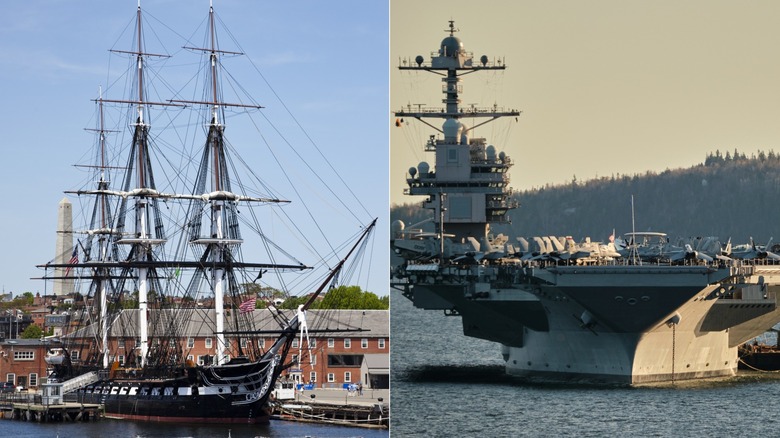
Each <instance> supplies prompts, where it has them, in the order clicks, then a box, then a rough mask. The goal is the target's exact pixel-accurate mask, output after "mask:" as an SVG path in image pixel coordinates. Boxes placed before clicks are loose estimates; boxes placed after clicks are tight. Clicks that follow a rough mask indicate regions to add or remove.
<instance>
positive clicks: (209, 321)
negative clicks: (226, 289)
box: [0, 309, 390, 389]
mask: <svg viewBox="0 0 780 438" xmlns="http://www.w3.org/2000/svg"><path fill="white" fill-rule="evenodd" d="M150 312H151V313H152V314H153V313H154V312H169V313H171V315H170V316H171V317H174V316H175V315H174V314H173V313H175V312H181V311H173V310H167V311H161V310H151V311H150ZM187 312H188V314H187V321H186V323H185V324H183V325H182V327H181V328H182V333H184V335H183V336H181V338H180V339H179V341H178V342H179V343H180V345H181V347H182V351H183V352H184V354H186V356H187V359H188V360H190V361H192V362H193V363H197V364H201V365H204V364H210V363H212V362H213V360H214V355H215V353H216V337H215V335H214V311H213V310H200V309H190V310H188V311H187ZM283 313H284V315H285V317H287V318H290V317H292V316H293V315H294V313H293V312H292V311H284V312H283ZM251 317H252V319H253V320H254V322H255V326H256V327H257V328H258V330H259V331H261V332H262V331H264V332H271V331H273V330H278V328H279V326H278V324H277V323H276V322H275V320H274V319H273V317H272V314H271V311H269V310H267V309H257V310H255V311H254V312H252V313H251ZM151 320H154V315H150V321H151ZM226 320H227V321H226V327H225V331H226V332H229V331H234V330H235V328H233V327H232V323H231V321H232V320H231V318H226ZM307 320H308V328H309V342H307V341H306V339H305V337H304V340H303V342H302V343H301V344H300V345H299V342H300V339H301V338H300V336H299V337H298V338H297V339H296V340H295V341H294V343H293V346H292V349H291V351H290V357H288V360H290V359H297V358H298V357H299V355H300V362H299V363H298V364H296V365H294V366H292V367H290V368H288V369H287V370H286V371H285V372H284V377H285V378H289V379H293V380H295V381H296V382H301V383H313V384H314V385H316V387H318V388H340V387H342V386H343V385H346V384H351V383H357V382H361V383H362V384H363V386H364V387H365V388H388V387H389V367H388V366H384V365H383V364H386V363H389V352H390V324H389V312H388V311H387V310H310V311H308V312H307ZM137 321H138V311H137V310H125V311H123V312H122V313H121V314H120V315H119V316H118V318H117V319H116V323H115V324H114V325H113V326H112V330H111V332H110V333H109V350H110V351H111V360H112V361H113V360H116V361H118V362H119V364H120V365H122V366H127V367H131V366H133V364H134V363H135V361H136V358H135V357H134V356H135V351H136V350H135V347H136V341H137V337H136V333H137ZM64 336H65V337H68V336H73V337H75V338H77V339H82V340H83V344H84V345H88V346H89V347H92V346H94V332H93V331H92V330H91V329H89V328H86V329H81V330H79V331H76V332H74V333H71V334H70V335H64ZM228 336H229V337H228V341H227V342H228V345H227V348H226V352H227V355H228V358H229V357H231V356H236V355H238V351H239V348H238V347H239V344H241V347H242V349H243V350H247V349H248V348H247V347H249V345H248V343H249V342H252V343H254V344H255V345H256V346H257V347H258V348H260V349H266V348H268V347H270V346H271V345H272V344H273V342H274V340H275V339H276V335H274V334H269V333H261V334H256V335H246V336H245V337H241V338H236V337H230V335H228ZM160 341H161V340H160V339H158V338H155V337H153V336H152V337H151V338H150V346H151V348H153V347H154V346H155V345H158V344H159V343H160ZM58 346H59V344H56V343H54V342H53V341H52V340H46V341H42V340H24V339H17V340H6V341H5V342H0V378H2V379H3V380H5V381H9V382H12V383H14V384H17V385H21V386H24V387H25V388H26V387H30V388H33V389H35V388H36V387H37V386H38V385H39V384H41V383H45V376H46V375H47V373H46V363H45V361H44V357H45V354H46V351H47V349H49V348H53V347H58ZM95 353H96V350H95V349H94V348H83V349H76V348H72V349H71V351H70V354H71V360H72V361H73V362H74V363H78V362H79V361H83V360H87V358H88V357H95Z"/></svg>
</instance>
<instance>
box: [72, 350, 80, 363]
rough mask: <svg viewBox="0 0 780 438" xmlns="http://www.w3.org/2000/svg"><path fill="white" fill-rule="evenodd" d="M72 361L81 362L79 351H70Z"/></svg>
mask: <svg viewBox="0 0 780 438" xmlns="http://www.w3.org/2000/svg"><path fill="white" fill-rule="evenodd" d="M70 360H71V361H73V362H75V361H77V360H79V351H78V350H70Z"/></svg>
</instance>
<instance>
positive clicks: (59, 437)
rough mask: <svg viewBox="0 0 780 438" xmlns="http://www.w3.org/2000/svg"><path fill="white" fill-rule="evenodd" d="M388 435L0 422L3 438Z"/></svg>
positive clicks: (293, 428) (298, 428)
mask: <svg viewBox="0 0 780 438" xmlns="http://www.w3.org/2000/svg"><path fill="white" fill-rule="evenodd" d="M388 435H389V433H388V431H387V430H386V429H362V428H355V427H344V426H330V425H318V424H308V423H295V422H290V421H276V420H272V421H271V423H270V424H267V425H248V424H241V425H239V424H170V423H149V422H142V421H128V420H111V419H103V420H99V421H93V422H84V423H82V422H78V423H28V422H24V421H16V420H0V437H2V438H6V437H13V438H228V437H231V438H254V437H274V438H276V437H278V438H292V437H322V438H342V437H366V438H387V437H388Z"/></svg>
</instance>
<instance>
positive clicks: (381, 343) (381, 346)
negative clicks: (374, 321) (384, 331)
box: [377, 338, 385, 349]
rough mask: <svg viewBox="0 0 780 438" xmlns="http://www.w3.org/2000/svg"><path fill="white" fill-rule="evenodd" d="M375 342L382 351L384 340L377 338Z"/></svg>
mask: <svg viewBox="0 0 780 438" xmlns="http://www.w3.org/2000/svg"><path fill="white" fill-rule="evenodd" d="M377 342H378V343H379V348H380V349H384V348H385V338H379V339H378V340H377Z"/></svg>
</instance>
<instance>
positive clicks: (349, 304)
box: [319, 286, 389, 310]
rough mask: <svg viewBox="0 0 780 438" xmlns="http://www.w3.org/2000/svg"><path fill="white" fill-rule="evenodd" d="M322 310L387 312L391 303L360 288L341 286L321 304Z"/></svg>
mask: <svg viewBox="0 0 780 438" xmlns="http://www.w3.org/2000/svg"><path fill="white" fill-rule="evenodd" d="M319 308H320V309H356V310H387V309H388V308H389V301H387V300H382V299H380V298H379V297H378V296H377V295H376V294H375V293H373V292H367V291H365V292H364V291H363V290H361V289H360V286H339V287H337V288H335V289H332V290H330V291H328V293H326V294H325V297H324V298H323V299H322V302H321V303H320V307H319Z"/></svg>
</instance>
